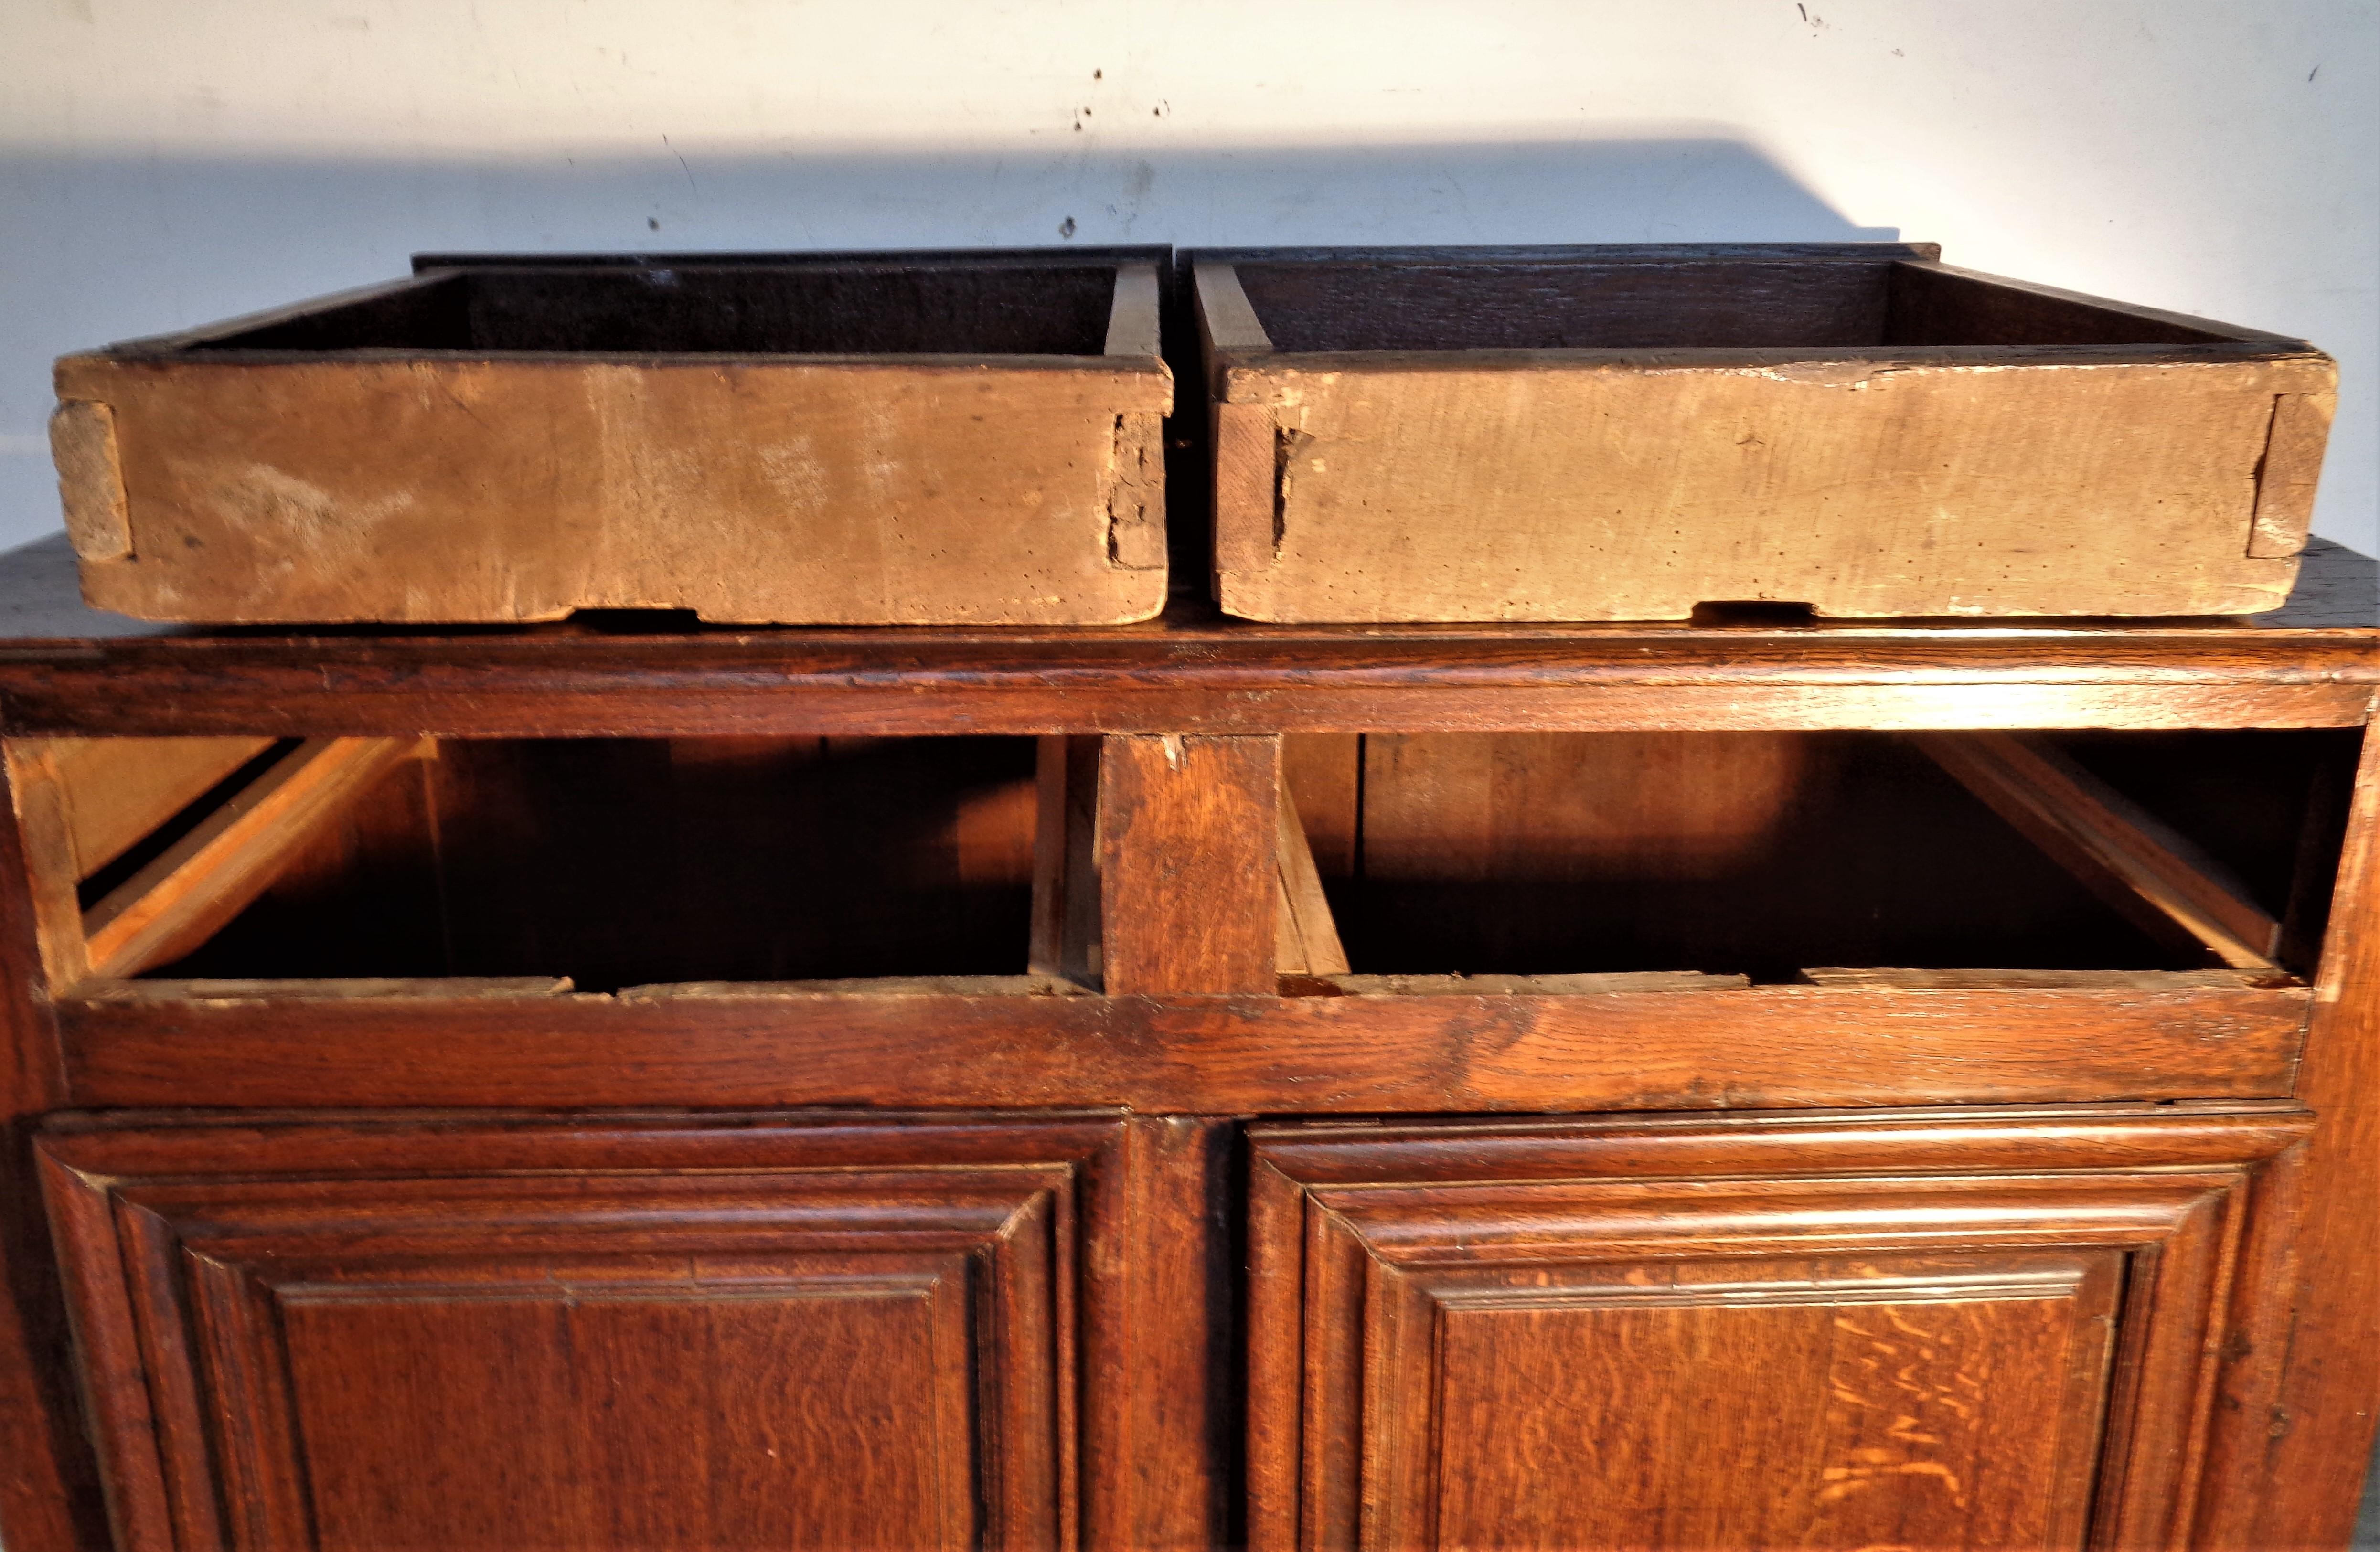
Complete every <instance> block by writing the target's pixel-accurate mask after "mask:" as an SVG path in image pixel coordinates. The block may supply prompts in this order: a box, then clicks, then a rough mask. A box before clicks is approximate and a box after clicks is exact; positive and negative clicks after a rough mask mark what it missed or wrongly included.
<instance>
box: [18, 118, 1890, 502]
mask: <svg viewBox="0 0 2380 1552" xmlns="http://www.w3.org/2000/svg"><path fill="white" fill-rule="evenodd" d="M1070 139H1081V140H1083V141H1085V142H1086V143H1085V144H1083V145H1082V146H1079V147H1075V146H1063V147H1061V148H1058V149H1057V150H1055V151H1054V152H1045V151H1043V150H1041V149H1040V148H1039V147H1038V146H1037V147H1036V148H1035V149H1034V150H1033V151H1032V152H1029V153H1024V154H1014V155H991V154H980V153H968V154H932V153H917V154H892V153H883V152H783V153H770V152H739V153H737V154H735V155H710V154H703V153H698V152H688V153H686V154H685V155H683V156H681V155H680V154H679V153H678V152H675V151H672V150H669V149H667V148H665V147H662V146H660V145H656V147H655V148H654V151H653V152H652V154H650V155H641V156H621V157H613V158H608V159H603V160H590V159H587V158H578V159H576V160H574V159H571V158H568V157H565V156H563V155H560V154H558V153H556V154H553V155H547V156H540V157H538V158H533V159H514V160H499V159H495V158H490V159H489V160H487V161H484V162H419V163H414V162H398V161H390V162H355V161H305V160H257V161H244V162H233V161H203V160H175V159H173V158H170V157H168V158H158V159H148V158H122V159H85V158H73V157H64V156H54V155H45V154H14V155H0V252H5V253H6V255H7V261H6V267H5V269H0V546H6V545H9V544H15V543H18V542H21V541H22V540H27V539H30V538H33V537H35V536H37V535H39V534H41V533H43V532H45V531H47V530H49V529H51V528H55V527H57V526H58V521H59V519H58V512H57V498H56V492H55V488H54V487H53V485H52V482H51V476H50V469H49V455H48V450H47V445H46V443H45V442H44V440H43V435H42V427H43V425H44V423H45V421H46V418H47V417H48V414H49V407H50V382H49V368H50V362H51V360H52V359H53V358H55V357H57V356H59V355H61V354H63V353H65V352H67V351H68V350H75V349H82V348H87V347H90V346H96V345H102V344H104V343H107V342H109V341H113V340H120V339H127V338H131V337H134V336H138V335H141V334H149V333H164V332H166V331H170V330H174V329H179V328H187V327H190V326H192V325H195V324H199V323H203V322H208V321H213V320H215V319H219V318H225V317H230V316H234V315H236V314H238V313H242V312H248V311H253V310H255V309H260V308H264V307H271V306H275V305H278V304H280V303H283V302H287V301H292V300H296V299H298V298H300V297H310V296H314V295H318V294H320V293H322V292H325V291H332V290H336V289H339V288H341V287H344V286H349V285H358V284H362V283H365V282H369V281H373V280H378V279H382V278H384V277H388V276H393V275H397V274H401V273H404V272H405V269H406V263H407V256H408V255H410V254H412V253H414V252H416V251H419V250H424V249H440V250H446V251H454V250H469V249H506V250H516V251H517V250H529V251H536V250H553V251H562V250H570V249H581V250H585V249H601V250H606V251H614V252H618V251H636V250H638V249H654V250H662V251H677V252H684V251H687V250H690V249H853V248H980V247H1001V248H1011V247H1036V248H1038V247H1054V246H1062V245H1063V244H1065V243H1067V242H1070V241H1071V242H1075V243H1080V244H1083V245H1086V246H1090V245H1096V244H1100V243H1127V242H1130V243H1173V244H1177V245H1180V246H1183V247H1192V246H1224V245H1249V246H1255V245H1263V244H1390V243H1553V242H1702V241H1712V242H1721V241H1754V240H1783V241H1793V240H1799V241H1828V240H1840V241H1855V240H1863V239H1866V240H1890V239H1892V238H1894V237H1895V236H1898V235H1899V234H1898V233H1897V232H1895V231H1894V230H1892V229H1890V228H1876V227H1867V228H1863V227H1858V226H1854V225H1852V224H1851V223H1850V222H1849V221H1848V220H1846V219H1845V218H1844V217H1843V216H1842V215H1841V214H1840V213H1839V212H1836V211H1835V210H1833V209H1832V208H1830V207H1829V206H1828V204H1827V203H1826V202H1825V201H1824V200H1821V199H1819V198H1818V197H1817V196H1816V195H1815V194H1814V193H1812V192H1811V191H1810V190H1809V189H1808V188H1804V187H1803V186H1802V185H1801V184H1800V183H1799V182H1797V181H1796V180H1795V179H1794V178H1793V176H1791V174H1789V173H1787V172H1786V171H1785V170H1784V169H1783V168H1781V167H1779V165H1778V164H1776V163H1774V162H1773V161H1771V160H1770V159H1769V158H1768V157H1767V156H1766V155H1764V154H1763V153H1762V152H1759V151H1757V150H1756V149H1755V148H1754V147H1752V146H1750V145H1748V144H1746V143H1744V142H1743V141H1742V140H1740V139H1731V138H1729V137H1727V136H1725V135H1719V134H1709V135H1696V136H1691V137H1670V138H1628V139H1599V140H1587V139H1582V140H1562V141H1536V142H1525V143H1507V144H1457V145H1364V146H1291V147H1251V148H1238V149H1226V148H1212V147H1210V148H1203V149H1188V150H1168V151H1157V150H1151V151H1147V152H1131V151H1118V150H1112V149H1107V148H1103V147H1101V146H1100V145H1099V143H1098V141H1097V140H1096V139H1093V138H1092V137H1090V136H1073V137H1070Z"/></svg>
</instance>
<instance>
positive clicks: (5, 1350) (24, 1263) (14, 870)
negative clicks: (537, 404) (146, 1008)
mask: <svg viewBox="0 0 2380 1552" xmlns="http://www.w3.org/2000/svg"><path fill="white" fill-rule="evenodd" d="M18 769H19V768H18V762H16V761H13V760H12V761H9V762H7V763H6V766H5V768H0V782H8V783H9V789H8V790H9V800H8V801H7V802H6V803H0V818H5V820H6V822H0V1537H6V1542H7V1545H8V1546H9V1548H10V1552H83V1549H85V1548H91V1547H103V1546H106V1545H107V1536H108V1529H107V1512H106V1510H105V1507H104V1506H103V1503H102V1501H101V1497H100V1487H99V1478H98V1473H97V1471H96V1469H95V1465H94V1462H93V1461H92V1459H91V1446H90V1442H89V1440H88V1438H87V1437H86V1429H85V1423H84V1417H83V1411H82V1400H81V1396H80V1394H79V1389H78V1385H77V1381H76V1376H75V1375H74V1374H73V1372H72V1371H71V1370H70V1368H69V1367H68V1364H67V1313H66V1304H65V1303H64V1301H63V1299H62V1298H61V1296H60V1291H59V1283H58V1275H57V1269H56V1264H55V1255H54V1252H53V1249H52V1244H51V1240H50V1232H49V1226H48V1224H47V1223H46V1222H45V1221H44V1220H43V1218H42V1208H41V1192H40V1189H39V1188H38V1186H37V1184H36V1182H35V1178H34V1168H33V1152H32V1134H33V1131H34V1128H35V1126H36V1125H37V1124H38V1122H39V1121H40V1118H41V1117H42V1115H43V1114H44V1113H46V1112H47V1111H50V1110H53V1109H56V1108H58V1107H59V1106H61V1105H63V1104H64V1103H65V1102H66V1094H65V1090H66V1082H65V1071H64V1068H63V1067H62V1065H61V1063H60V1062H59V1060H58V1046H57V1027H56V1025H55V1021H54V1020H53V1019H52V1018H51V1016H50V1011H49V1008H48V1005H47V1004H46V1003H45V1002H43V1001H41V1000H37V998H36V996H35V988H39V987H41V986H42V985H43V982H44V972H43V969H42V948H41V945H40V943H39V942H38V941H37V938H38V935H39V931H40V928H39V927H38V925H37V923H36V921H35V916H34V909H33V900H32V898H31V894H30V880H31V878H32V877H33V873H32V869H31V867H30V858H29V856H28V855H27V849H26V843H27V834H26V831H25V829H24V827H23V826H22V823H21V821H19V820H18V818H16V816H17V815H18V814H19V813H21V812H22V810H23V806H24V796H23V794H22V793H21V792H20V791H17V790H15V787H14V783H15V782H16V780H17V779H18ZM54 839H55V838H54ZM53 860H54V861H57V860H62V859H61V858H55V857H54V858H53ZM68 903H71V897H69V901H68Z"/></svg>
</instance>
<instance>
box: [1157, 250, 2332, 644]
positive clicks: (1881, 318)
mask: <svg viewBox="0 0 2380 1552" xmlns="http://www.w3.org/2000/svg"><path fill="white" fill-rule="evenodd" d="M1937 253H1938V250H1937V249H1935V248H1934V247H1932V246H1931V245H1925V244H1912V245H1894V244H1873V245H1856V244H1854V245H1827V244H1813V245H1803V246H1791V247H1728V246H1714V247H1702V248H1612V249H1503V250H1488V249H1479V250H1467V249H1447V250H1435V251H1433V250H1427V249H1423V250H1404V251H1402V252H1380V253H1366V252H1363V251H1360V250H1354V251H1349V252H1345V253H1341V254H1328V253H1326V254H1322V255H1307V256H1304V257H1300V256H1293V255H1271V254H1267V253H1264V252H1260V251H1252V252H1246V253H1225V252H1218V253H1214V254H1193V255H1190V256H1189V257H1190V258H1191V260H1192V261H1193V262H1194V263H1195V265H1196V292H1197V297H1198V307H1199V309H1200V314H1201V319H1202V322H1203V326H1204V329H1205V333H1206V339H1207V344H1208V367H1209V370H1210V374H1211V388H1212V391H1213V394H1214V397H1215V460H1216V476H1215V478H1216V507H1215V523H1216V534H1215V556H1216V561H1215V564H1216V569H1217V572H1218V574H1219V577H1220V582H1219V587H1220V597H1221V600H1222V605H1223V608H1224V609H1225V610H1226V611H1227V612H1231V613H1233V614H1238V615H1242V616H1244V617H1245V618H1249V619H1256V620H1277V621H1390V620H1445V621H1466V620H1627V619H1682V618H1685V617H1687V616H1688V615H1690V614H1691V613H1692V612H1693V611H1694V608H1695V606H1696V605H1698V604H1703V603H1707V602H1718V601H1745V600H1751V601H1766V602H1781V603H1794V604H1805V605H1808V606H1809V607H1810V608H1811V609H1813V610H1815V612H1817V613H1819V614H1822V615H1843V616H1863V617H1864V616H1892V615H1976V614H2092V615H2106V614H2221V613H2243V612H2255V611H2259V610H2266V609H2273V608H2276V607H2277V606H2279V604H2280V603H2281V602H2282V601H2283V600H2284V599H2285V598H2286V596H2287V595H2288V593H2289V588H2290V585H2291V582H2292V581H2293V579H2294V578H2295V576H2296V575H2297V561H2296V558H2295V557H2296V556H2297V554H2298V552H2299V551H2300V550H2301V548H2303V546H2304V543H2305V540H2306V534H2307V525H2308V523H2309V521H2310V519H2311V514H2312V508H2313V487H2314V479H2315V476H2316V474H2317V472H2318V470H2319V467H2320V464H2321V459H2322V451H2323V444H2324V441H2325V436H2326V434H2327V430H2328V426H2329V421H2330V414H2331V406H2332V403H2333V397H2334V388H2335V384H2336V379H2337V372H2336V369H2335V367H2334V366H2333V364H2332V362H2331V361H2330V359H2329V358H2327V357H2325V356H2324V355H2322V354H2321V353H2320V352H2319V351H2316V350H2314V349H2313V347H2312V346H2307V345H2305V344H2304V343H2302V342H2301V341H2296V340H2289V339H2284V338H2280V337H2278V336H2276V335H2271V334H2263V333H2256V332H2254V331H2252V330H2245V329H2238V328H2234V327H2232V326H2230V325H2228V324H2222V323H2213V322H2208V321H2205V320H2203V319H2194V318H2184V317H2180V316H2178V315H2174V314H2169V313H2163V312H2155V311H2152V310H2149V309H2143V308H2134V307H2127V306H2122V305H2119V304H2117V303H2113V302H2107V301H2101V300H2098V299H2096V298H2093V297H2081V296H2076V295H2073V294H2071V293H2068V292H2063V291H2054V290H2050V289H2048V288H2046V287H2042V286H2034V285H2021V284H2018V283H2016V282H2012V281H2006V280H1999V279H1996V278H1994V277H1991V276H1988V275H1980V274H1975V273H1970V272H1967V271H1964V270H1957V269H1952V268H1949V267H1948V266H1945V265H1943V264H1941V263H1940V262H1938V261H1937Z"/></svg>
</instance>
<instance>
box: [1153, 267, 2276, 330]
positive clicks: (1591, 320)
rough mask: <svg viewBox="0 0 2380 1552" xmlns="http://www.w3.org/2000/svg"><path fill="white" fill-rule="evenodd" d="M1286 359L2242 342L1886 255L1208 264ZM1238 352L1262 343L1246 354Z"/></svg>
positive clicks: (2191, 323)
mask: <svg viewBox="0 0 2380 1552" xmlns="http://www.w3.org/2000/svg"><path fill="white" fill-rule="evenodd" d="M1199 268H1200V274H1201V276H1202V279H1201V282H1200V285H1201V288H1202V290H1205V291H1208V292H1209V293H1211V292H1213V291H1215V290H1217V289H1224V288H1229V287H1231V286H1232V285H1233V277H1236V286H1237V289H1238V291H1239V292H1241V293H1242V294H1243V295H1244V296H1245V303H1244V304H1241V306H1240V307H1238V308H1235V309H1232V310H1233V312H1234V313H1237V312H1241V311H1245V310H1248V309H1252V310H1253V313H1254V319H1255V321H1256V323H1257V325H1258V327H1259V328H1260V330H1261V332H1262V334H1263V336H1264V340H1265V344H1264V348H1268V349H1270V350H1274V351H1283V352H1293V353H1294V352H1327V351H1349V350H1423V351H1465V350H1694V349H1719V350H1862V351H1882V350H1887V349H1890V348H1894V347H1901V346H1907V347H1913V348H1926V347H1944V346H2148V345H2205V344H2214V343H2223V342H2231V341H2237V340H2239V339H2240V338H2242V337H2243V336H2242V334H2241V333H2240V332H2239V331H2228V330H2221V329H2220V328H2219V326H2204V327H2202V326H2200V323H2199V321H2195V320H2189V319H2183V318H2179V317H2173V316H2168V315H2164V314H2159V313H2155V312H2153V311H2150V310H2148V309H2136V308H2128V307H2121V306H2117V305H2113V304H2109V303H2104V302H2099V301H2095V300H2094V299H2092V298H2089V297H2076V296H2072V295H2070V294H2068V293H2064V292H2058V291H2052V290H2049V289H2047V288H2046V287H2040V286H2031V285H2022V284H2020V283H2017V282H2011V281H2003V280H1999V279H1998V278H1996V277H1993V276H1989V275H1978V274H1972V273H1967V272H1964V271H1960V270H1956V269H1950V268H1947V267H1945V266H1943V265H1941V264H1938V263H1936V262H1934V261H1927V260H1913V259H1892V258H1885V257H1881V256H1877V257H1860V256H1848V257H1835V258H1824V259H1813V258H1798V259H1796V258H1774V257H1769V258H1761V257H1748V256H1747V257H1731V258H1677V257H1671V258H1659V259H1648V258H1642V257H1639V258H1625V257H1614V258H1586V259H1548V260H1525V261H1496V260H1479V261H1444V260H1439V261H1432V260H1429V259H1421V258H1416V259H1369V260H1365V259H1349V260H1336V261H1331V260H1322V261H1297V262H1292V263H1266V262H1264V261H1260V260H1250V261H1241V262H1238V263H1234V264H1228V265H1227V264H1216V263H1205V264H1201V265H1200V267H1199ZM1233 343H1234V344H1236V345H1247V344H1253V343H1255V342H1254V341H1253V340H1246V341H1235V342H1233Z"/></svg>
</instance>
